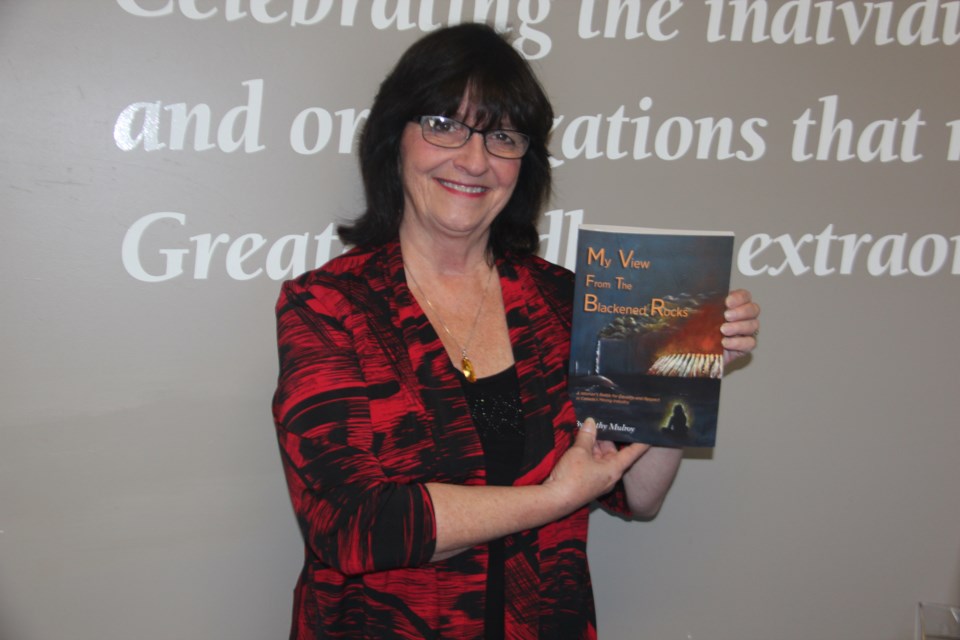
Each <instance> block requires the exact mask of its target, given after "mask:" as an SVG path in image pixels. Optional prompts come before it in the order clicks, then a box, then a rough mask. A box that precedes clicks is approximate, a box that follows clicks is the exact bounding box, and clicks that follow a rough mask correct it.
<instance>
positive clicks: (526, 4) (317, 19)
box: [117, 0, 552, 60]
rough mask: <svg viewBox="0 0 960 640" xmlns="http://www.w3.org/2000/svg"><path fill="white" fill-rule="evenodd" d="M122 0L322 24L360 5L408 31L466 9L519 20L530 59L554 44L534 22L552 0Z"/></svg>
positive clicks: (350, 18)
mask: <svg viewBox="0 0 960 640" xmlns="http://www.w3.org/2000/svg"><path fill="white" fill-rule="evenodd" d="M117 4H119V5H120V8H121V9H123V10H124V11H126V12H127V13H129V14H131V15H135V16H137V17H139V18H162V17H166V16H171V15H175V14H179V15H180V16H182V17H184V18H187V19H188V20H207V19H210V18H215V17H218V18H222V19H224V20H226V21H227V22H237V21H239V20H246V19H251V20H253V21H255V22H259V23H261V24H276V23H280V22H284V23H286V24H289V25H290V26H292V27H296V26H311V25H315V24H319V23H321V22H323V21H324V20H326V19H327V17H328V16H330V15H331V11H333V9H334V7H338V8H339V10H340V14H339V17H338V18H337V23H338V24H339V26H341V27H353V26H354V25H355V24H356V21H357V7H358V5H359V6H360V7H363V12H364V15H365V16H366V17H367V18H368V20H369V23H370V24H371V25H372V26H373V27H374V28H375V29H378V30H380V31H384V30H386V29H396V30H398V31H406V30H408V29H414V28H416V29H419V30H420V31H433V30H435V29H439V28H440V27H441V26H442V25H443V24H451V25H452V24H459V23H461V22H463V21H464V19H465V15H466V16H469V18H468V19H470V20H472V21H473V22H485V23H493V25H494V26H495V27H496V28H497V29H498V30H500V31H510V28H509V26H508V25H510V24H511V23H513V22H517V23H519V26H518V27H517V37H516V38H514V39H513V46H514V47H516V49H517V50H518V51H519V52H520V53H522V54H523V55H524V56H525V57H527V58H529V59H531V60H536V59H539V58H543V57H544V56H546V55H547V54H548V53H550V49H551V47H552V42H551V40H550V36H548V35H547V34H546V33H544V32H543V31H538V30H536V29H534V28H533V27H534V26H536V25H538V24H540V23H541V22H543V21H544V20H546V18H547V16H548V15H549V13H550V1H549V0H516V3H515V4H514V0H473V2H464V0H449V1H448V2H441V3H439V4H440V5H441V6H443V5H446V9H447V10H446V13H445V14H441V15H438V14H437V12H436V11H435V10H434V0H419V1H418V0H372V1H371V0H363V1H362V2H361V1H360V0H338V1H337V2H334V0H219V1H217V2H210V1H209V0H204V1H202V2H201V1H200V0H166V2H157V0H117ZM198 4H202V5H203V6H204V7H205V9H201V8H199V7H198V6H197V5H198ZM211 4H212V5H213V6H210V5H211ZM157 5H159V6H157ZM268 5H269V7H268ZM465 5H466V6H470V5H472V7H473V11H472V12H465V11H464V8H465ZM150 7H153V8H150ZM414 7H416V11H415V10H414ZM511 7H513V11H511ZM367 11H369V13H367ZM441 21H442V22H441Z"/></svg>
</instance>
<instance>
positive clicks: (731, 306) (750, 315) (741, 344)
mask: <svg viewBox="0 0 960 640" xmlns="http://www.w3.org/2000/svg"><path fill="white" fill-rule="evenodd" d="M726 304H727V310H726V311H725V312H724V314H723V316H724V319H725V320H726V322H724V323H723V324H722V325H721V326H720V333H722V334H723V336H724V338H723V363H724V364H730V363H731V362H733V361H734V360H736V359H737V358H740V357H742V356H745V355H747V354H748V353H750V352H751V351H753V350H754V349H755V348H756V346H757V334H758V333H760V319H759V316H760V307H759V305H757V303H756V302H753V300H752V298H751V296H750V292H749V291H747V290H746V289H737V290H736V291H731V292H730V295H728V296H727V299H726Z"/></svg>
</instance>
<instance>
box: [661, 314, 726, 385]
mask: <svg viewBox="0 0 960 640" xmlns="http://www.w3.org/2000/svg"><path fill="white" fill-rule="evenodd" d="M722 322H723V306H722V305H717V304H707V305H704V306H703V307H701V308H700V309H698V310H697V311H696V312H694V313H693V314H692V315H691V316H690V317H689V318H688V319H687V321H686V322H685V323H683V325H682V326H680V327H678V328H677V331H676V333H674V334H673V335H671V336H670V338H669V339H668V341H667V343H666V344H665V345H663V347H661V348H660V349H657V350H656V360H655V361H654V363H653V365H652V366H651V367H650V369H649V370H648V371H647V373H649V374H650V375H655V376H667V377H679V378H722V377H723V344H722V343H721V339H722V337H723V336H722V335H721V333H720V331H719V330H718V329H717V327H719V326H720V324H721V323H722Z"/></svg>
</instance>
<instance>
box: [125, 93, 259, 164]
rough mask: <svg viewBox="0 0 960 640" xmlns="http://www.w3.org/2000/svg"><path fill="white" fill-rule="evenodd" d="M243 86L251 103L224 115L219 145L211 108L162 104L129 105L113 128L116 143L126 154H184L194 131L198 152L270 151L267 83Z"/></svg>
mask: <svg viewBox="0 0 960 640" xmlns="http://www.w3.org/2000/svg"><path fill="white" fill-rule="evenodd" d="M241 84H242V85H243V86H245V87H246V88H247V101H246V102H245V103H244V104H242V105H239V106H236V107H233V108H232V109H230V110H229V111H227V112H226V113H225V114H224V115H223V117H222V118H221V119H220V122H219V123H218V124H217V126H216V142H214V141H213V139H212V138H211V133H212V130H213V124H212V123H213V114H212V111H211V109H210V105H208V104H204V103H200V104H198V105H196V106H194V107H192V108H188V107H187V104H186V103H184V102H178V103H176V104H168V105H164V104H163V103H162V102H160V101H159V100H158V101H156V102H134V103H132V104H130V105H127V106H126V107H125V108H124V109H123V111H121V112H120V115H119V116H118V117H117V121H116V123H115V124H114V126H113V141H114V142H115V143H116V145H117V147H119V148H120V149H122V150H124V151H132V150H134V149H136V148H137V147H143V150H144V151H158V150H160V149H163V148H169V149H171V150H173V151H181V150H183V149H184V147H185V145H186V141H187V135H188V133H189V131H190V129H191V128H192V129H193V144H192V147H191V148H192V149H193V150H194V151H206V150H208V149H213V148H215V147H216V148H217V149H219V150H220V151H223V152H225V153H231V152H233V151H236V150H238V149H240V148H241V147H243V151H244V153H256V152H257V151H263V149H265V148H266V146H265V145H264V144H262V143H261V142H260V121H261V112H262V109H263V80H262V79H256V80H247V81H245V82H242V83H241ZM165 113H166V114H168V115H164V114H165ZM238 130H239V135H237V133H236V132H237V131H238Z"/></svg>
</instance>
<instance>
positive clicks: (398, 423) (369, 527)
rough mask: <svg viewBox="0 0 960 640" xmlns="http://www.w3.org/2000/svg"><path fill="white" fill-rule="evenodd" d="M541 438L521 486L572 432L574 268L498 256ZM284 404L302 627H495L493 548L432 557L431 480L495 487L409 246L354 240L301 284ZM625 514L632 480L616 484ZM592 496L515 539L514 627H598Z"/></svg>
mask: <svg viewBox="0 0 960 640" xmlns="http://www.w3.org/2000/svg"><path fill="white" fill-rule="evenodd" d="M497 267H498V270H499V275H500V284H501V288H502V291H503V302H504V307H505V310H506V315H507V325H508V328H509V333H510V340H511V342H512V344H513V352H514V358H515V360H516V367H517V374H518V377H519V380H520V384H521V402H522V405H523V414H524V419H525V428H526V442H525V449H524V454H523V462H522V467H521V472H520V478H519V479H518V480H517V482H516V484H537V483H540V482H542V481H543V480H544V479H545V478H546V477H547V475H548V474H549V473H550V470H551V469H552V468H553V466H554V464H555V462H556V460H557V459H558V458H559V457H560V456H561V455H562V454H563V452H564V451H566V450H567V449H568V448H569V446H570V444H571V443H572V441H573V434H574V425H575V421H574V416H573V410H572V407H571V405H570V402H569V399H568V397H567V391H566V384H567V369H566V368H567V359H568V357H569V336H570V326H569V322H570V304H571V299H572V291H573V289H572V286H573V280H572V276H571V274H570V272H569V271H566V270H564V269H561V268H560V267H557V266H554V265H552V264H549V263H547V262H545V261H543V260H541V259H539V258H536V257H529V258H523V259H519V260H509V259H507V260H499V261H498V264H497ZM277 325H278V346H279V355H280V375H279V382H278V386H277V391H276V394H275V396H274V405H273V410H274V417H275V420H276V427H277V435H278V438H279V442H280V449H281V456H282V460H283V465H284V471H285V474H286V479H287V484H288V486H289V490H290V496H291V500H292V502H293V507H294V511H295V513H296V516H297V520H298V522H299V524H300V529H301V532H302V534H303V538H304V541H305V546H306V558H305V563H304V568H303V571H302V573H301V575H300V579H299V581H298V584H297V587H296V592H295V598H294V618H293V628H292V630H291V634H290V637H291V638H292V639H296V640H312V639H313V638H378V639H379V638H417V639H420V638H481V637H482V636H483V617H484V598H485V585H486V567H487V550H486V545H479V546H477V547H475V548H473V549H470V550H468V551H465V552H463V553H461V554H459V555H457V556H454V557H452V558H449V559H447V560H443V561H439V562H430V561H429V559H430V557H431V555H432V554H433V551H434V545H435V535H436V532H435V522H434V515H433V507H432V504H431V502H430V495H429V493H428V492H427V490H426V489H425V487H424V483H426V482H446V483H455V484H463V485H482V484H483V483H484V464H483V452H482V449H481V445H480V441H479V437H478V435H477V432H476V430H475V428H474V426H473V423H472V420H471V418H470V413H469V410H468V408H467V404H466V401H465V399H464V396H463V392H462V390H461V386H460V381H459V378H458V375H459V374H458V373H457V370H456V369H455V368H454V366H453V365H452V363H451V362H450V359H449V357H448V356H447V354H446V351H445V350H444V348H443V345H442V343H441V342H440V339H439V337H438V336H437V333H436V331H434V329H433V327H432V326H431V325H430V323H429V321H428V320H427V318H426V316H425V315H424V313H423V311H422V310H421V308H420V307H419V305H418V304H417V302H416V301H415V299H414V298H413V296H412V294H411V293H410V290H409V289H408V288H407V285H406V281H405V276H404V270H403V261H402V258H401V255H400V247H399V243H397V242H392V243H389V244H387V245H384V246H380V247H375V248H372V249H354V250H352V251H350V252H349V253H347V254H345V255H343V256H340V257H338V258H335V259H334V260H332V261H331V262H329V263H328V264H327V265H325V266H324V267H322V268H321V269H318V270H316V271H312V272H309V273H307V274H304V275H303V276H300V277H299V278H297V279H296V280H292V281H289V282H286V283H285V284H284V286H283V289H282V292H281V295H280V299H279V301H278V303H277ZM604 502H605V503H606V505H607V506H608V507H612V508H613V509H615V510H618V511H624V512H625V511H626V506H625V501H624V497H623V493H622V490H617V491H615V492H613V493H612V494H610V495H609V496H607V497H606V499H605V501H604ZM587 516H588V509H587V508H586V507H585V508H582V509H580V510H578V511H576V512H574V513H572V514H571V515H569V516H567V517H565V518H562V519H560V520H558V521H557V522H553V523H551V524H548V525H545V526H543V527H540V528H538V529H535V530H531V531H523V532H520V533H517V534H515V535H512V536H509V537H508V538H507V540H506V568H505V600H506V603H507V604H506V606H507V611H506V612H505V631H506V636H507V637H509V638H518V639H521V638H550V639H551V640H553V639H562V638H593V637H595V636H596V632H595V629H594V608H593V596H592V592H591V587H590V575H589V571H588V568H587V559H586V539H587Z"/></svg>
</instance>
